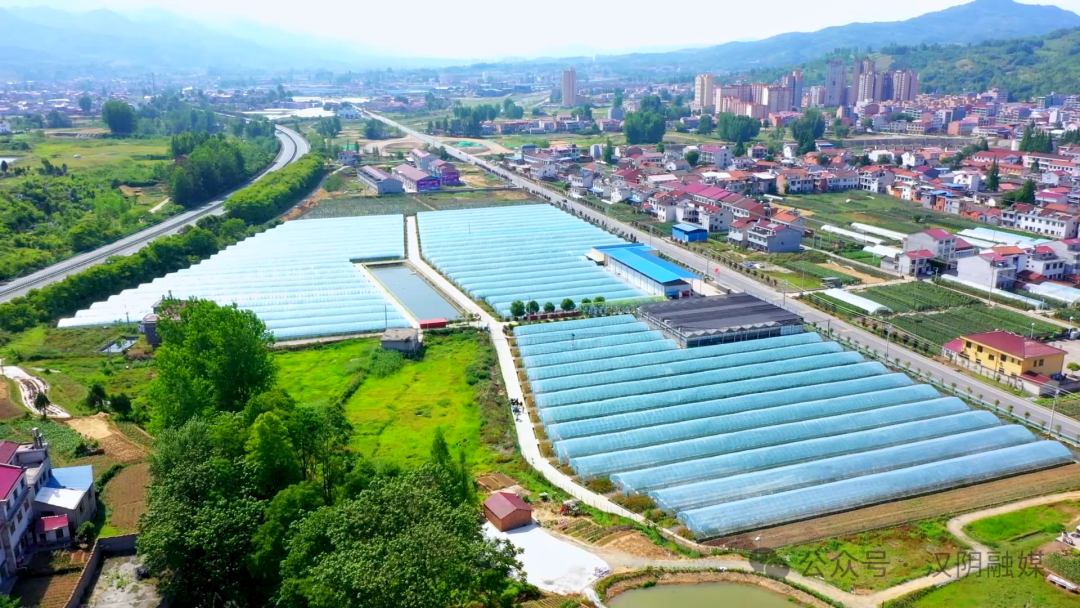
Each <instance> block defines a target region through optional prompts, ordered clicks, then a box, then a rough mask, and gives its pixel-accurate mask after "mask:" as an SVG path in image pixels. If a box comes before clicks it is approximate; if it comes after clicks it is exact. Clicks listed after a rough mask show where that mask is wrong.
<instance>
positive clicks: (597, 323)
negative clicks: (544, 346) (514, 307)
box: [514, 315, 637, 337]
mask: <svg viewBox="0 0 1080 608" xmlns="http://www.w3.org/2000/svg"><path fill="white" fill-rule="evenodd" d="M635 322H637V318H636V317H634V315H613V316H610V317H594V318H591V319H576V320H574V321H559V322H558V323H535V324H533V325H519V326H517V327H515V328H514V335H515V336H517V337H522V336H531V335H535V334H546V333H550V332H560V331H568V330H574V329H580V328H586V327H603V326H606V325H623V324H626V323H635Z"/></svg>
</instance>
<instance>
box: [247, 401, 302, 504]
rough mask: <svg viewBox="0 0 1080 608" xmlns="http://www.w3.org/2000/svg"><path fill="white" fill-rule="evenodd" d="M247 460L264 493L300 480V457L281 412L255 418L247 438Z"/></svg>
mask: <svg viewBox="0 0 1080 608" xmlns="http://www.w3.org/2000/svg"><path fill="white" fill-rule="evenodd" d="M247 461H248V464H250V465H251V468H252V470H253V471H254V473H255V479H256V483H257V484H258V487H259V489H260V491H261V493H262V494H263V495H264V496H273V495H274V494H276V493H277V492H278V491H279V490H282V489H284V488H285V487H286V486H289V485H292V484H294V483H296V482H298V481H300V459H299V458H297V455H296V451H295V450H294V449H293V445H292V441H290V439H289V432H288V428H287V427H286V424H285V420H284V418H283V416H282V415H281V414H279V413H278V412H266V413H265V414H260V415H259V417H258V418H257V419H255V424H253V425H251V434H250V436H249V437H248V440H247Z"/></svg>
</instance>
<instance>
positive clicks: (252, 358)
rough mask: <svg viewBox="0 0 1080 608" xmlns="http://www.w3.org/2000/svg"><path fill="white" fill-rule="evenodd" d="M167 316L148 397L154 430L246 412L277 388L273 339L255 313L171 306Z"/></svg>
mask: <svg viewBox="0 0 1080 608" xmlns="http://www.w3.org/2000/svg"><path fill="white" fill-rule="evenodd" d="M162 310H163V311H165V314H163V315H162V317H163V318H162V321H161V322H160V323H159V324H158V333H159V334H160V336H161V339H162V345H161V347H159V348H158V350H157V354H156V357H155V360H156V362H157V369H158V375H157V377H156V378H154V380H153V381H152V382H151V383H150V386H149V387H148V388H147V391H146V394H147V397H148V399H147V401H148V402H149V403H150V404H151V407H152V411H151V414H152V420H151V426H152V428H153V429H155V430H161V429H165V428H170V427H177V426H180V425H181V424H183V423H184V422H186V421H187V420H189V419H191V418H192V417H194V416H195V415H197V414H200V413H205V414H213V413H214V412H219V411H220V412H238V411H241V410H243V409H244V406H245V405H247V402H248V400H249V399H251V398H252V397H254V396H255V395H258V394H259V393H262V392H265V391H266V390H267V389H269V388H270V387H271V386H272V385H273V383H274V378H275V375H276V373H277V368H276V366H275V364H274V360H273V358H272V357H271V355H270V352H269V350H268V346H269V345H270V344H271V343H272V342H273V337H272V336H271V334H270V333H269V332H268V331H267V330H266V325H265V324H264V323H263V322H262V321H260V320H259V318H258V317H256V316H255V313H253V312H251V311H247V310H240V309H238V308H236V307H235V306H219V305H218V304H215V303H214V302H209V301H205V300H187V301H178V300H172V301H167V302H165V303H164V304H163V305H162ZM174 316H175V319H174V318H172V317H174Z"/></svg>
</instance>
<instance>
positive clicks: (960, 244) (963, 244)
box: [956, 237, 975, 249]
mask: <svg viewBox="0 0 1080 608" xmlns="http://www.w3.org/2000/svg"><path fill="white" fill-rule="evenodd" d="M973 247H975V246H974V245H972V244H971V243H969V242H967V241H965V240H964V239H962V238H960V237H956V248H957V249H971V248H973Z"/></svg>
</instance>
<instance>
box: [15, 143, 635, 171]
mask: <svg viewBox="0 0 1080 608" xmlns="http://www.w3.org/2000/svg"><path fill="white" fill-rule="evenodd" d="M603 161H604V164H607V165H610V164H613V163H614V162H615V146H613V145H612V144H611V139H608V140H607V143H605V144H604V157H603ZM5 171H6V169H5Z"/></svg>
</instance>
